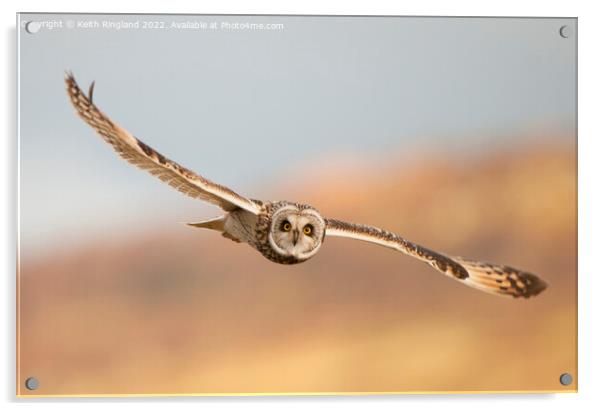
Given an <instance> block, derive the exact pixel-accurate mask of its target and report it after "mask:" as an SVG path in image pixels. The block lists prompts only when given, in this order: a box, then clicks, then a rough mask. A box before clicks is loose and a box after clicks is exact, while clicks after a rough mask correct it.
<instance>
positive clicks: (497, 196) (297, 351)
mask: <svg viewBox="0 0 602 411" xmlns="http://www.w3.org/2000/svg"><path fill="white" fill-rule="evenodd" d="M321 170H322V171H323V172H322V173H316V175H315V176H309V177H306V178H305V179H301V178H300V177H297V176H295V178H296V179H298V180H299V182H300V185H298V186H297V185H295V186H296V188H295V189H294V190H292V189H291V188H290V187H286V188H285V187H284V185H283V186H282V189H281V190H277V189H275V193H276V194H278V192H280V194H281V196H280V197H281V198H284V199H290V200H296V201H301V202H308V203H311V204H313V205H315V206H316V207H317V208H318V209H319V210H320V211H321V212H322V213H323V214H324V215H327V216H331V217H336V218H340V219H347V220H350V221H354V222H359V223H367V224H371V225H375V226H379V227H382V228H386V229H389V230H392V231H395V232H398V233H399V234H401V235H403V236H405V237H407V238H408V239H410V240H412V241H415V242H418V243H420V244H423V245H425V246H428V247H430V248H432V249H435V250H438V251H441V252H444V253H448V254H451V255H461V256H465V257H469V258H478V259H482V260H485V261H492V262H498V263H505V264H508V265H512V266H515V267H519V268H522V269H525V270H528V271H531V272H534V273H537V274H538V275H540V276H541V277H542V278H544V279H545V280H546V281H547V282H548V283H549V284H550V286H549V289H547V290H546V291H544V292H543V293H542V294H541V295H540V296H538V297H536V298H534V299H530V300H512V299H505V298H501V297H496V296H492V295H489V294H485V293H482V292H479V291H476V290H474V289H471V288H469V287H466V286H464V285H462V284H460V283H458V282H456V281H453V280H451V279H448V278H446V277H444V276H443V275H441V274H439V273H437V272H436V271H434V270H432V269H430V268H429V267H428V266H426V265H425V264H423V263H420V262H418V261H416V260H413V259H411V258H408V257H406V256H403V255H401V254H399V253H395V252H393V251H391V250H388V249H384V248H380V247H376V246H372V245H369V244H365V243H361V242H355V241H351V240H347V239H338V238H327V239H326V242H325V244H324V246H323V248H322V250H321V251H320V253H318V255H317V256H316V257H314V258H313V259H311V260H309V261H308V262H306V263H303V264H299V265H295V266H281V265H276V264H274V263H271V262H269V261H267V260H265V259H264V258H263V257H261V256H260V255H259V254H258V253H257V252H256V251H254V250H252V249H251V248H250V247H248V246H245V245H242V244H236V243H234V242H231V241H228V240H225V239H223V238H221V237H220V236H219V235H218V234H216V233H213V232H209V231H204V230H195V229H191V228H188V227H185V226H183V225H181V224H176V223H174V224H173V226H168V227H158V228H157V229H156V231H149V232H147V233H146V234H145V235H143V236H140V235H131V236H129V235H128V234H127V227H124V232H123V233H121V235H120V236H119V237H118V236H116V237H115V239H114V241H111V242H102V243H101V242H97V243H95V244H94V243H93V242H92V243H91V244H92V245H86V246H82V248H80V249H73V250H72V251H70V252H68V253H62V254H60V255H56V256H54V257H52V256H51V257H37V258H36V257H35V256H28V257H27V258H24V259H22V260H21V261H20V307H19V308H20V321H19V324H20V347H19V360H20V362H19V365H20V367H19V371H20V373H19V379H20V381H23V380H24V379H25V378H27V377H28V376H35V377H37V378H38V379H39V381H40V388H39V389H38V390H37V391H35V392H34V393H35V394H132V393H173V394H178V393H233V392H246V393H250V392H261V393H268V392H279V393H282V392H343V391H344V392H390V391H428V390H437V391H450V390H488V391H492V390H494V391H498V390H512V391H516V390H574V389H575V388H576V382H575V383H573V385H572V386H570V387H562V386H561V385H560V384H559V383H558V377H559V375H560V374H561V373H563V372H570V373H572V374H573V376H575V377H576V375H577V369H576V367H577V363H576V350H577V345H576V327H577V324H576V279H577V272H576V264H577V248H576V239H577V232H576V217H577V214H576V212H577V211H576V158H575V152H574V148H573V147H568V146H561V145H556V146H554V145H548V146H546V147H541V146H529V147H526V148H525V147H523V148H520V149H516V150H514V151H511V150H507V151H496V152H491V153H482V152H481V153H474V154H468V155H466V156H464V157H462V156H447V155H445V153H439V154H437V153H429V154H428V155H424V156H418V157H416V158H414V160H413V161H410V162H408V161H404V162H395V161H392V162H389V163H387V164H381V165H379V166H378V168H377V169H374V167H372V168H368V167H366V168H365V169H361V168H358V167H345V168H344V167H336V168H335V167H332V166H331V167H326V166H325V167H324V168H323V169H321ZM369 170H372V171H369ZM318 175H320V178H319V179H318V178H317V176H318ZM323 175H327V176H328V177H327V178H326V179H324V177H322V176H323ZM174 195H177V194H176V193H174ZM273 198H278V196H277V195H274V196H273ZM21 386H22V384H21ZM20 390H21V392H20V393H21V394H23V395H27V394H30V393H31V392H28V391H26V390H25V389H22V388H20Z"/></svg>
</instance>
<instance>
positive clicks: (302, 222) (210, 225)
mask: <svg viewBox="0 0 602 411" xmlns="http://www.w3.org/2000/svg"><path fill="white" fill-rule="evenodd" d="M65 83H66V86H67V93H68V95H69V98H70V100H71V103H72V104H73V106H74V107H75V109H76V111H77V113H78V114H79V115H80V117H81V118H83V119H84V121H85V122H86V123H88V124H89V125H90V126H92V128H94V129H95V130H96V132H97V133H98V134H100V136H101V137H102V138H103V139H104V140H105V141H106V142H107V143H109V144H110V145H111V146H112V147H113V149H114V150H115V151H116V152H117V153H118V154H119V155H120V156H121V157H122V158H124V159H125V160H127V161H128V162H130V163H132V164H133V165H135V166H137V167H139V168H141V169H143V170H146V171H148V172H149V173H151V174H152V175H154V176H156V177H158V178H160V179H161V180H162V181H164V182H166V183H168V184H169V185H170V186H172V187H173V188H175V189H177V190H178V191H181V192H182V193H184V194H186V195H188V196H190V197H192V198H198V199H200V200H203V201H207V202H209V203H212V204H214V205H216V206H219V207H221V208H222V209H223V210H224V214H223V215H221V216H219V217H217V218H213V219H211V220H207V221H201V222H198V223H191V224H190V225H191V226H193V227H199V228H206V229H209V230H215V231H217V232H219V233H221V234H222V235H223V236H224V237H226V238H229V239H230V240H233V241H236V242H239V243H247V244H249V245H250V246H251V247H253V248H255V249H256V250H257V251H259V252H260V253H261V254H262V255H263V256H264V257H265V258H267V259H269V260H271V261H273V262H275V263H280V264H297V263H302V262H304V261H307V260H308V259H310V258H311V257H313V256H314V255H316V254H317V253H318V251H319V250H320V248H321V247H322V244H323V243H324V240H325V238H326V237H346V238H350V239H354V240H361V241H366V242H369V243H374V244H377V245H380V246H384V247H388V248H391V249H393V250H396V251H400V252H402V253H404V254H407V255H409V256H411V257H414V258H417V259H419V260H421V261H423V262H425V263H427V264H429V265H430V266H432V267H433V268H434V269H435V270H437V271H439V272H441V273H443V274H445V275H447V276H448V277H451V278H453V279H455V280H457V281H459V282H461V283H463V284H466V285H469V286H471V287H474V288H476V289H478V290H481V291H486V292H489V293H493V294H497V295H502V296H509V297H515V298H517V297H524V298H528V297H531V296H535V295H537V294H539V293H540V292H541V291H543V290H544V289H545V288H546V286H547V284H546V283H545V282H544V281H542V280H540V279H539V278H538V277H537V276H535V275H533V274H531V273H528V272H525V271H521V270H517V269H515V268H512V267H508V266H504V265H497V264H490V263H483V262H478V261H472V260H467V259H465V258H461V257H450V256H447V255H444V254H440V253H437V252H435V251H432V250H429V249H428V248H425V247H422V246H420V245H417V244H414V243H412V242H410V241H408V240H406V239H405V238H403V237H401V236H399V235H397V234H395V233H391V232H389V231H385V230H381V229H380V228H375V227H370V226H367V225H362V224H354V223H348V222H345V221H340V220H336V219H332V218H325V217H323V216H322V214H320V213H319V212H318V210H316V209H315V208H314V207H312V206H310V205H307V204H298V203H293V202H289V201H260V200H253V199H250V198H247V197H243V196H241V195H240V194H238V193H235V192H234V191H232V190H230V189H229V188H228V187H224V186H222V185H219V184H216V183H214V182H212V181H210V180H208V179H206V178H204V177H202V176H200V175H198V174H196V173H194V172H192V171H190V170H188V169H187V168H185V167H182V166H181V165H179V164H178V163H176V162H174V161H171V160H169V159H168V158H165V157H164V156H163V155H161V154H160V153H158V152H157V151H155V150H154V149H153V148H151V147H149V146H147V145H146V144H144V143H143V142H142V141H140V140H138V139H137V138H136V137H134V136H133V135H132V134H130V133H129V132H128V131H126V130H125V129H123V128H121V127H120V126H118V125H117V124H115V123H114V122H113V121H112V120H111V119H110V118H109V117H107V116H106V115H105V114H104V113H103V112H101V111H100V110H99V109H98V108H97V107H96V105H95V104H94V103H93V102H92V94H93V91H94V83H92V85H91V86H90V89H89V92H88V95H87V96H86V95H85V94H84V93H83V92H82V91H81V89H80V88H79V86H78V85H77V82H76V81H75V78H74V77H73V75H72V74H67V76H66V78H65Z"/></svg>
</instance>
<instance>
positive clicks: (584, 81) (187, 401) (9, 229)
mask: <svg viewBox="0 0 602 411" xmlns="http://www.w3.org/2000/svg"><path fill="white" fill-rule="evenodd" d="M596 3H597V2H595V1H590V2H586V1H582V2H576V1H568V0H565V1H525V0H519V1H516V0H506V1H495V2H493V1H488V2H484V1H474V0H473V1H467V0H466V1H463V0H455V1H444V0H440V1H408V2H403V3H402V2H395V1H378V0H370V1H367V0H366V1H351V0H347V1H344V0H340V1H329V2H326V1H324V0H322V1H319V0H304V1H288V2H284V1H277V0H272V1H261V0H256V1H253V2H250V1H244V0H238V1H228V0H215V1H205V2H200V1H196V2H192V1H188V2H186V1H177V0H170V1H169V2H166V1H164V0H163V1H156V0H151V1H146V2H130V3H127V4H126V2H125V1H124V0H104V1H102V2H97V3H93V2H86V3H84V2H82V1H75V0H70V1H62V0H61V1H59V0H55V1H53V2H51V3H48V2H43V1H27V0H25V1H20V2H18V3H17V2H16V1H3V2H1V5H0V7H1V8H2V9H1V10H2V12H1V13H0V19H1V20H2V34H3V41H2V43H1V44H2V48H3V49H2V51H3V53H2V57H3V58H2V60H3V61H4V64H2V68H1V69H2V74H3V75H2V80H3V83H4V87H3V90H4V93H3V98H2V99H1V100H0V112H1V113H2V118H1V121H0V124H2V125H3V126H4V133H3V139H2V144H3V146H2V150H1V151H0V152H1V153H2V155H3V158H2V161H0V163H1V164H2V179H1V180H0V182H1V185H2V193H3V194H4V196H3V198H4V201H2V202H1V207H2V217H3V220H4V221H3V224H2V226H3V227H6V228H5V232H4V235H3V236H2V239H1V241H2V244H1V245H2V246H1V247H0V257H1V259H2V262H3V263H4V264H3V265H2V266H3V267H4V270H3V275H2V281H3V283H2V284H3V286H2V291H3V293H2V295H1V297H3V298H1V300H2V307H3V310H2V311H3V315H2V316H1V317H0V322H1V324H0V325H1V328H0V329H1V330H2V331H3V335H2V338H1V339H0V345H2V350H1V351H0V352H1V353H2V355H3V357H4V358H2V360H1V361H0V364H2V368H3V369H2V372H0V379H1V382H0V387H1V388H2V397H1V398H2V400H3V401H4V402H5V403H6V404H5V407H3V409H12V408H13V407H16V406H19V404H18V403H19V402H27V403H28V404H27V406H33V407H40V406H42V407H47V408H48V409H63V408H64V407H77V408H80V407H81V406H85V407H89V408H96V409H104V408H106V407H107V406H108V405H109V404H107V402H110V403H111V404H110V406H111V407H115V408H117V409H122V408H125V407H128V406H130V405H132V403H140V402H144V403H145V404H144V407H145V408H148V409H163V408H165V406H166V405H168V406H170V407H174V406H177V407H195V408H198V407H199V406H201V407H204V408H206V407H209V408H211V409H213V408H220V409H223V408H224V407H228V408H229V407H232V406H245V408H246V409H248V410H250V411H253V410H263V409H265V408H273V409H280V408H282V407H287V409H299V408H306V407H307V408H309V407H312V408H315V407H328V408H329V409H330V408H332V409H335V410H336V409H345V410H347V409H363V408H366V407H371V408H372V407H375V408H379V409H381V408H382V409H399V408H400V407H409V409H412V410H413V409H433V410H439V409H441V408H445V409H446V410H454V409H461V410H466V409H482V408H483V407H488V409H507V408H509V407H519V408H522V407H525V408H527V407H529V408H532V407H533V406H535V407H537V408H539V407H545V408H546V410H556V409H562V410H566V409H567V408H568V407H571V408H574V407H577V409H589V408H591V409H593V408H596V406H597V408H598V409H600V408H599V407H600V406H601V405H602V401H601V400H600V398H599V397H598V391H599V390H600V388H601V387H602V384H601V382H602V379H601V378H600V372H601V371H602V370H600V367H601V366H602V363H601V361H600V358H601V354H600V351H601V350H602V348H601V347H602V338H601V335H602V332H601V331H600V328H601V327H600V324H601V323H602V321H601V320H600V319H596V317H597V316H598V315H599V313H602V308H601V307H600V305H601V301H602V298H600V297H599V296H598V293H599V292H600V291H601V290H602V272H600V269H599V267H598V264H597V263H598V259H597V257H598V255H597V254H598V252H599V251H598V247H599V246H600V245H599V244H598V243H597V242H596V240H597V238H596V236H595V234H596V233H598V232H602V230H601V228H602V227H600V215H601V212H600V210H602V201H601V196H600V189H599V187H600V186H602V184H601V182H600V179H599V177H600V176H602V170H601V169H600V165H601V164H602V158H601V157H600V154H602V153H601V150H600V141H601V139H602V129H601V123H602V119H601V118H600V117H601V116H600V103H599V99H600V96H601V95H602V90H601V89H600V76H601V75H600V74H599V73H602V66H601V64H600V60H601V57H600V56H601V54H602V53H600V52H599V50H600V49H601V46H600V43H601V42H600V39H602V35H601V27H602V24H601V23H602V21H600V18H601V17H602V16H601V15H600V13H598V12H597V8H596V5H597V4H596ZM17 11H24V12H33V11H45V12H50V11H52V12H70V11H71V12H139V13H143V12H145V13H151V12H152V13H164V12H170V13H234V14H241V13H242V14H244V13H252V14H261V13H265V14H376V15H382V14H391V15H464V16H468V15H480V16H549V17H579V191H580V195H579V273H580V277H579V291H580V294H579V394H559V395H536V396H528V395H452V396H449V395H443V396H436V397H434V396H401V397H337V398H330V397H327V398H324V397H305V398H298V397H287V398H282V397H272V398H260V397H259V398H258V397H252V398H241V397H236V398H214V397H209V398H178V399H170V398H155V399H120V400H108V399H104V400H87V399H57V400H21V399H18V400H17V399H15V396H14V393H15V385H14V378H15V357H14V356H15V353H14V349H15V343H14V337H15V331H14V328H15V319H14V314H15V306H14V303H15V297H14V294H15V279H14V277H15V271H14V270H15V255H16V247H15V231H16V222H15V213H16V198H15V190H16V184H15V179H16V163H15V161H16V158H15V157H16V137H15V133H16V129H15V127H16V107H15V93H16V82H15V73H16V71H15V52H16V48H15V42H16V35H15V30H14V27H15V13H16V12H17ZM23 405H24V404H23Z"/></svg>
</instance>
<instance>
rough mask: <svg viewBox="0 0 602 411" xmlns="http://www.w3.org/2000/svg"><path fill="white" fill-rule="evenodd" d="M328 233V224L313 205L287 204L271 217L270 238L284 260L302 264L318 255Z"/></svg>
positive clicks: (273, 246) (275, 249)
mask: <svg viewBox="0 0 602 411" xmlns="http://www.w3.org/2000/svg"><path fill="white" fill-rule="evenodd" d="M325 233H326V223H325V222H324V218H323V217H322V216H321V215H320V213H318V211H317V210H316V209H314V208H312V207H310V206H304V205H297V204H290V203H289V204H286V205H284V206H282V207H280V208H278V209H277V210H276V211H275V212H274V213H273V214H272V222H271V226H270V232H269V235H268V239H269V242H270V245H271V246H272V248H273V249H274V251H275V252H276V253H277V254H279V255H281V256H283V257H293V258H295V259H297V260H300V261H303V260H307V259H308V258H311V257H312V256H313V255H314V254H316V253H317V252H318V250H319V249H320V246H321V245H322V240H323V239H324V234H325Z"/></svg>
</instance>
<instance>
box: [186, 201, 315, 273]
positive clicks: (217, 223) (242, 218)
mask: <svg viewBox="0 0 602 411" xmlns="http://www.w3.org/2000/svg"><path fill="white" fill-rule="evenodd" d="M252 201H254V202H255V203H256V204H257V205H259V206H260V211H259V213H258V214H253V213H251V212H249V211H247V210H242V209H239V210H234V211H231V212H228V213H226V214H224V215H223V216H220V217H217V218H214V219H211V220H207V221H201V222H198V223H191V224H189V225H191V226H194V227H198V228H207V229H211V230H215V231H219V232H221V233H222V235H223V236H224V237H226V238H228V239H230V240H233V241H235V242H239V243H247V244H249V245H250V246H251V247H253V248H255V249H256V250H257V251H259V252H260V253H261V254H262V255H263V256H264V257H265V258H267V259H268V260H270V261H273V262H275V263H279V264H297V263H301V262H303V261H306V260H308V259H309V258H311V257H312V256H313V255H315V253H316V252H317V251H318V249H319V248H320V245H321V243H322V241H323V240H324V234H325V231H324V230H318V229H315V228H314V229H313V230H314V231H313V232H312V233H310V234H305V233H303V228H304V227H305V226H306V225H307V224H304V225H303V227H292V226H291V228H290V230H288V231H283V230H281V231H282V232H283V235H284V236H286V235H287V234H286V233H288V232H290V236H291V237H292V238H293V240H294V238H295V236H296V238H297V241H296V244H291V245H292V246H293V247H294V246H295V245H297V244H299V245H300V246H301V244H300V243H299V240H300V239H301V241H303V240H306V241H308V242H310V243H313V247H310V249H309V250H306V249H305V248H303V249H302V250H300V252H297V253H296V252H292V251H294V248H293V249H291V250H290V251H291V252H287V250H283V249H282V247H279V246H278V242H279V241H280V242H286V238H278V239H274V238H273V236H272V237H271V236H270V232H272V230H273V225H275V224H276V225H280V226H281V225H282V224H285V223H286V222H285V221H279V220H278V216H279V214H282V213H284V212H286V217H287V218H288V219H292V215H293V214H292V213H294V215H295V216H297V217H301V218H303V217H304V216H305V217H306V218H310V219H311V220H312V222H314V224H316V225H317V224H319V221H320V218H321V217H317V216H319V213H318V211H317V210H316V209H315V208H313V207H312V206H310V205H307V204H299V203H293V202H290V201H275V202H262V201H258V200H252ZM286 221H288V220H286ZM308 223H309V222H308ZM270 239H272V240H271V241H270ZM291 242H292V241H291ZM277 250H279V251H277ZM304 251H308V252H304Z"/></svg>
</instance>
